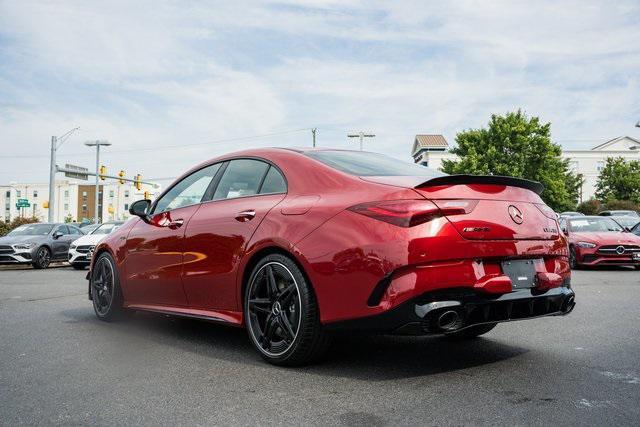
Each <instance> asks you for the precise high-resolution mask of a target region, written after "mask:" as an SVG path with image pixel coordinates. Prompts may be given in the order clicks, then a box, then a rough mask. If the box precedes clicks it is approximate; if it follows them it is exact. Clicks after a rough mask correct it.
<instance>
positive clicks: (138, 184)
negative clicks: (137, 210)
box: [134, 174, 142, 191]
mask: <svg viewBox="0 0 640 427" xmlns="http://www.w3.org/2000/svg"><path fill="white" fill-rule="evenodd" d="M134 185H135V186H136V190H138V191H140V190H142V175H140V174H137V175H136V179H135V181H134Z"/></svg>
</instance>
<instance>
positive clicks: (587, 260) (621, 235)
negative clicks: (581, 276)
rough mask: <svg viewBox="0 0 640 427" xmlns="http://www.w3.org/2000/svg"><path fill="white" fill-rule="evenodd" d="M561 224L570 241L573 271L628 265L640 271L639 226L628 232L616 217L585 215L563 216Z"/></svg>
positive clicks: (570, 258) (570, 260)
mask: <svg viewBox="0 0 640 427" xmlns="http://www.w3.org/2000/svg"><path fill="white" fill-rule="evenodd" d="M623 218H626V217H623ZM629 218H631V217H629ZM559 224H560V228H561V229H562V231H563V232H564V234H565V235H566V236H567V239H568V242H569V263H570V265H571V268H572V269H576V268H579V267H581V266H595V265H627V266H634V267H635V268H636V269H640V228H639V227H638V224H637V223H636V225H635V226H634V227H633V228H631V229H629V228H628V227H625V226H623V225H621V223H620V220H619V218H616V217H612V216H593V215H591V216H587V215H583V216H569V217H560V219H559Z"/></svg>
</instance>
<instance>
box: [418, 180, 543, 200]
mask: <svg viewBox="0 0 640 427" xmlns="http://www.w3.org/2000/svg"><path fill="white" fill-rule="evenodd" d="M465 184H466V185H468V184H493V185H509V186H511V187H520V188H526V189H527V190H531V191H533V192H534V193H536V194H538V195H539V194H541V193H542V191H543V190H544V185H542V184H540V183H539V182H537V181H531V180H528V179H522V178H514V177H512V176H500V175H444V176H439V177H437V178H431V179H429V180H427V181H425V182H423V183H422V184H419V185H416V187H415V188H424V187H435V186H438V185H465Z"/></svg>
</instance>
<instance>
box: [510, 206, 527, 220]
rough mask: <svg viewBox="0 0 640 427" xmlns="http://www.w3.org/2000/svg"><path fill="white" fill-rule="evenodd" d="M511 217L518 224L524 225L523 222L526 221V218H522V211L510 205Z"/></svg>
mask: <svg viewBox="0 0 640 427" xmlns="http://www.w3.org/2000/svg"><path fill="white" fill-rule="evenodd" d="M509 216H510V217H511V219H512V220H513V222H515V223H516V224H522V221H524V217H523V216H522V212H520V209H518V208H516V207H515V206H513V205H509Z"/></svg>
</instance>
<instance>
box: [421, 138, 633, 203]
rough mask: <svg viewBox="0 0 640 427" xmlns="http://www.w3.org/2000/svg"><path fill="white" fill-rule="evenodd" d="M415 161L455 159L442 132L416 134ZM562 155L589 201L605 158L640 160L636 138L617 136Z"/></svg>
mask: <svg viewBox="0 0 640 427" xmlns="http://www.w3.org/2000/svg"><path fill="white" fill-rule="evenodd" d="M411 154H412V156H413V160H414V162H415V163H419V164H421V165H424V166H428V167H430V168H432V169H440V168H441V166H442V161H443V160H445V159H447V160H455V159H456V156H455V155H454V154H451V153H450V152H449V144H448V143H447V141H446V139H445V138H444V136H442V135H416V137H415V139H414V142H413V148H412V151H411ZM562 157H563V158H565V159H569V167H570V168H571V170H572V171H573V172H574V173H576V174H580V175H582V177H583V179H584V183H583V184H582V192H581V193H582V194H581V198H580V199H581V200H580V201H583V200H589V199H590V198H592V197H593V196H594V195H595V192H596V183H597V182H598V176H599V175H600V171H601V170H602V169H603V168H604V165H605V163H606V161H607V158H608V157H622V158H624V159H625V160H640V140H637V139H635V138H632V137H630V136H619V137H617V138H613V139H610V140H608V141H605V142H603V143H601V144H598V145H596V146H595V147H593V148H591V149H587V150H563V152H562Z"/></svg>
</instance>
